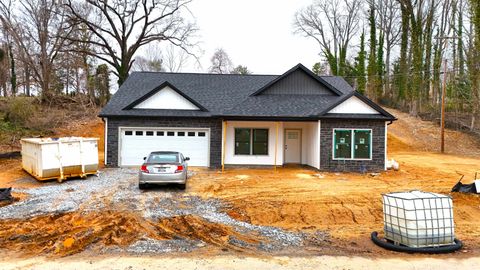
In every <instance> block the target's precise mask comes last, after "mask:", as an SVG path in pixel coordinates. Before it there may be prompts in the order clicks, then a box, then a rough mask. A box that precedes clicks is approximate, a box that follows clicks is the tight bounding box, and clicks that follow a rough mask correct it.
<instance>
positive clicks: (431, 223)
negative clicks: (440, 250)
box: [382, 190, 455, 247]
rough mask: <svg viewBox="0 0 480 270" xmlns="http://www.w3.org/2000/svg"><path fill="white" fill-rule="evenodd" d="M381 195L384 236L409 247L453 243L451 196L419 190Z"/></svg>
mask: <svg viewBox="0 0 480 270" xmlns="http://www.w3.org/2000/svg"><path fill="white" fill-rule="evenodd" d="M382 196H383V213H384V233H385V238H386V239H388V240H390V241H393V242H394V243H398V244H402V245H405V246H408V247H436V246H444V245H451V244H454V238H455V234H454V224H453V204H452V198H451V197H450V196H446V195H442V194H436V193H430V192H422V191H418V190H414V191H409V192H395V193H388V194H383V195H382Z"/></svg>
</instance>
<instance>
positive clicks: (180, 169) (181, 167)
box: [175, 165, 183, 173]
mask: <svg viewBox="0 0 480 270" xmlns="http://www.w3.org/2000/svg"><path fill="white" fill-rule="evenodd" d="M175 172H176V173H179V172H183V166H182V165H179V166H177V169H176V170H175Z"/></svg>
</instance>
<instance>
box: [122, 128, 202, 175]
mask: <svg viewBox="0 0 480 270" xmlns="http://www.w3.org/2000/svg"><path fill="white" fill-rule="evenodd" d="M140 131H142V132H140ZM147 131H150V132H149V133H147ZM151 131H153V134H154V135H153V136H147V135H146V134H152V133H151ZM172 132H173V134H174V135H173V136H168V135H169V134H170V135H171V134H172ZM137 134H141V135H137ZM162 135H163V136H162ZM179 135H181V136H179ZM199 135H204V136H199ZM121 139H122V140H121V146H120V147H121V151H120V155H121V156H120V160H121V165H122V166H134V165H141V164H142V162H143V157H145V156H147V155H148V154H149V153H150V152H153V151H178V152H181V153H182V154H183V155H184V156H185V157H189V158H190V161H189V162H188V163H189V165H191V166H208V165H209V160H208V159H209V158H208V157H209V155H208V154H209V148H208V147H209V132H208V130H206V129H188V130H182V129H171V130H170V129H165V130H161V129H158V130H152V129H149V128H138V129H123V130H121Z"/></svg>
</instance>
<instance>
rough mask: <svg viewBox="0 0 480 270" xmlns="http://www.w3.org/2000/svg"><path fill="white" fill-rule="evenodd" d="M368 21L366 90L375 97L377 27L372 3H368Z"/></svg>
mask: <svg viewBox="0 0 480 270" xmlns="http://www.w3.org/2000/svg"><path fill="white" fill-rule="evenodd" d="M368 21H369V23H370V44H369V45H370V52H369V55H368V67H367V75H368V86H367V91H368V93H367V94H368V95H369V96H370V97H371V98H374V99H375V98H376V97H375V92H376V87H377V82H376V81H377V78H376V77H377V75H378V72H377V56H376V55H377V29H376V26H375V7H374V6H373V4H371V5H370V15H369V17H368Z"/></svg>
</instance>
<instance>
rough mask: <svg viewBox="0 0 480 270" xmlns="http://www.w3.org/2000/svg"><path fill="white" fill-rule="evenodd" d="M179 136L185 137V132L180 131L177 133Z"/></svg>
mask: <svg viewBox="0 0 480 270" xmlns="http://www.w3.org/2000/svg"><path fill="white" fill-rule="evenodd" d="M177 136H180V137H183V136H185V132H183V131H179V132H177Z"/></svg>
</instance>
